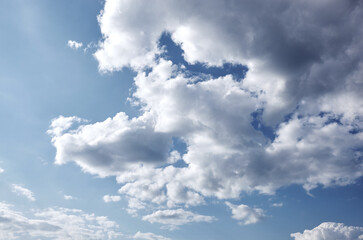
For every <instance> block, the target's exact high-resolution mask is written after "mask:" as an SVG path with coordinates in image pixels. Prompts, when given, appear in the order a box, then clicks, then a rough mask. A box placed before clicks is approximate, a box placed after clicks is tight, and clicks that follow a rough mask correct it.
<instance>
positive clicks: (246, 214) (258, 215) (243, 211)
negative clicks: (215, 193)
mask: <svg viewBox="0 0 363 240" xmlns="http://www.w3.org/2000/svg"><path fill="white" fill-rule="evenodd" d="M226 205H227V206H228V207H229V208H230V209H231V210H232V218H233V219H236V220H238V221H239V222H238V223H239V224H240V225H248V224H254V223H258V222H260V221H261V220H262V219H263V218H265V213H264V211H263V210H262V209H261V208H251V207H249V206H247V205H244V204H241V205H234V204H232V203H230V202H226Z"/></svg>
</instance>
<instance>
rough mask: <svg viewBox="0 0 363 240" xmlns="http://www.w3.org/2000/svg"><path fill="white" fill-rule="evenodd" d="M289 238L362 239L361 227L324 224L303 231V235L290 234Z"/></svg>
mask: <svg viewBox="0 0 363 240" xmlns="http://www.w3.org/2000/svg"><path fill="white" fill-rule="evenodd" d="M291 237H293V238H294V239H295V240H331V239H339V240H361V239H363V227H354V226H346V225H344V224H343V223H335V222H324V223H321V224H320V225H319V226H317V227H315V228H313V229H311V230H309V229H306V230H304V232H303V233H292V234H291Z"/></svg>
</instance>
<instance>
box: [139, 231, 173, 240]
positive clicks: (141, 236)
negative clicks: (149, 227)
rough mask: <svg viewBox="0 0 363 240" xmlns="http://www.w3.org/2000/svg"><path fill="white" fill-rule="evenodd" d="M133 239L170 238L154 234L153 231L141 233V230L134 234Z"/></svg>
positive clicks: (161, 239) (158, 239) (156, 239)
mask: <svg viewBox="0 0 363 240" xmlns="http://www.w3.org/2000/svg"><path fill="white" fill-rule="evenodd" d="M133 238H134V239H141V240H171V239H170V238H167V237H164V236H161V235H156V234H154V233H150V232H148V233H143V232H137V233H136V234H135V235H134V236H133Z"/></svg>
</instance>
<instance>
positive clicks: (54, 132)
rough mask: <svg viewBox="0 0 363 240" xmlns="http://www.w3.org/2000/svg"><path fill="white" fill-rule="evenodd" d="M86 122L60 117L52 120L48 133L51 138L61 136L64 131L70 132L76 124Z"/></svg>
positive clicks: (76, 118) (79, 119)
mask: <svg viewBox="0 0 363 240" xmlns="http://www.w3.org/2000/svg"><path fill="white" fill-rule="evenodd" d="M82 121H84V120H83V119H81V118H78V117H75V116H73V117H63V116H59V117H57V118H55V119H53V120H52V122H51V124H50V126H49V129H48V131H47V133H48V134H49V135H51V136H60V135H62V134H63V133H64V131H66V130H68V129H69V128H70V127H72V125H73V124H75V123H80V122H82Z"/></svg>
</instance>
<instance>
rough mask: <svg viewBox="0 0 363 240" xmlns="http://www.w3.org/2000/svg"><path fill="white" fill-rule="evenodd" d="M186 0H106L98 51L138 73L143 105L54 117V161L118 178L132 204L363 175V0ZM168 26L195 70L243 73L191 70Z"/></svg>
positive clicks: (189, 202)
mask: <svg viewBox="0 0 363 240" xmlns="http://www.w3.org/2000/svg"><path fill="white" fill-rule="evenodd" d="M186 2H187V3H186ZM186 2H185V1H183V2H181V1H166V2H165V1H156V0H155V1H128V0H113V1H111V0H108V1H106V2H105V8H104V11H103V12H102V13H101V14H100V16H99V24H100V27H101V31H102V34H103V37H104V39H103V41H102V42H101V44H100V47H99V49H98V50H97V52H96V53H95V57H96V59H97V60H98V62H99V68H100V70H101V71H114V70H121V69H122V68H123V67H131V68H132V69H133V70H135V71H136V72H137V76H136V77H135V79H134V83H135V91H134V92H133V95H132V98H131V102H132V103H134V104H135V105H137V106H138V107H140V109H141V114H140V116H139V117H135V118H132V119H130V118H129V117H128V116H127V115H126V114H125V113H118V114H117V115H116V116H115V117H113V118H109V119H107V120H105V121H104V122H99V123H94V124H88V125H81V126H80V127H78V128H76V129H74V130H69V129H70V127H71V125H72V123H76V122H78V123H79V122H81V120H80V119H79V118H77V117H71V118H64V117H61V118H59V119H56V120H54V121H53V124H52V126H51V128H50V130H49V131H48V132H49V133H50V134H51V135H52V142H53V144H54V146H55V147H56V148H57V155H56V163H58V164H64V163H66V162H69V161H74V162H76V163H77V164H78V165H79V166H81V167H82V169H83V170H84V171H86V172H90V173H93V174H97V175H99V176H117V181H118V182H119V183H120V184H122V187H121V188H120V190H119V192H120V193H122V194H125V195H126V196H127V197H128V199H129V200H130V202H129V212H131V213H135V211H137V210H138V209H144V208H145V205H144V204H145V203H153V204H156V205H160V204H163V205H166V206H168V207H176V206H195V205H199V204H204V203H205V200H204V198H205V197H217V198H219V199H229V198H238V197H239V196H240V194H241V192H250V191H254V190H257V191H259V192H261V193H268V194H271V193H274V191H275V190H276V189H278V188H280V187H282V186H287V185H290V184H301V185H302V186H303V187H304V188H305V189H306V190H308V191H310V190H312V189H314V188H316V187H317V186H319V185H323V186H325V187H328V186H332V185H346V184H351V183H354V181H355V180H356V179H357V178H359V177H361V176H363V158H362V154H363V153H362V147H363V146H362V142H363V133H362V127H363V126H362V117H363V99H362V96H361V92H362V90H363V87H362V86H363V80H362V74H363V61H362V56H363V54H362V49H363V46H362V45H363V43H362V41H361V40H360V39H362V38H363V28H362V20H363V5H362V2H361V1H354V0H352V1H340V0H332V1H313V0H311V1H299V0H298V1H287V0H276V1H269V2H266V1H247V0H246V1H232V0H231V1H186ZM165 32H168V33H170V36H171V38H172V39H173V41H174V42H175V43H177V44H179V46H180V47H181V48H182V50H183V51H184V58H185V60H186V61H187V63H188V64H189V65H190V64H194V63H196V62H200V63H203V64H205V65H206V66H222V65H223V63H226V62H230V63H233V64H241V65H245V66H247V67H248V72H247V74H246V76H245V78H244V79H237V78H236V77H233V76H232V75H225V76H221V77H213V76H208V75H207V76H206V75H198V74H188V69H187V68H186V67H185V66H181V65H178V64H176V63H174V62H173V61H170V60H166V59H165V58H164V57H163V56H164V55H163V54H165V53H163V52H164V51H165V49H164V48H162V47H160V42H159V39H160V37H161V35H162V34H163V33H165ZM185 68H186V69H185ZM62 122H63V123H64V124H63V125H62ZM266 129H270V131H271V132H273V133H272V134H271V133H270V134H269V133H268V131H267V130H266ZM175 139H178V140H179V141H181V142H183V143H185V145H186V150H185V153H183V152H182V151H180V149H179V151H180V153H179V152H178V151H177V150H178V149H177V148H176V147H175V146H174V145H175V144H174V142H175ZM181 163H182V164H181ZM241 206H242V205H241ZM230 207H231V208H232V209H235V207H233V206H232V205H230ZM250 210H251V209H250ZM252 210H253V209H252ZM261 211H262V210H261ZM254 214H255V215H256V213H254ZM236 216H237V215H236ZM256 216H257V218H258V219H260V218H259V217H258V216H262V215H261V214H260V215H258V214H257V215H256ZM257 218H256V219H257ZM243 221H244V220H243ZM246 221H247V220H246ZM247 222H248V221H247ZM247 222H246V224H247ZM250 222H251V221H250ZM250 222H248V223H250ZM252 222H253V221H252ZM252 222H251V223H252ZM255 222H257V220H256V221H255Z"/></svg>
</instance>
